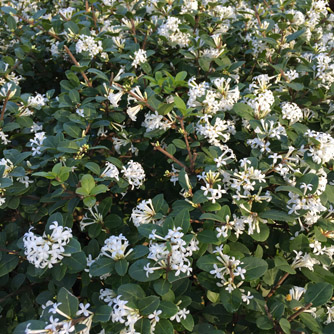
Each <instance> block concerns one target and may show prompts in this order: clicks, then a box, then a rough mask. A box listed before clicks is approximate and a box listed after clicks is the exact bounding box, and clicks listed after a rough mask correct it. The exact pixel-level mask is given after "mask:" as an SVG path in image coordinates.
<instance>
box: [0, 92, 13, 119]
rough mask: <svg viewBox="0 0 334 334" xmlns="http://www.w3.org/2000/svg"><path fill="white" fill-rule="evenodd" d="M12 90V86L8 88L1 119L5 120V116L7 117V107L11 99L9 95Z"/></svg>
mask: <svg viewBox="0 0 334 334" xmlns="http://www.w3.org/2000/svg"><path fill="white" fill-rule="evenodd" d="M11 92H12V91H11V90H10V88H9V89H8V92H7V94H6V98H5V101H4V103H3V106H2V110H1V116H0V121H2V120H3V118H4V117H5V111H6V107H7V102H8V101H9V95H10V93H11Z"/></svg>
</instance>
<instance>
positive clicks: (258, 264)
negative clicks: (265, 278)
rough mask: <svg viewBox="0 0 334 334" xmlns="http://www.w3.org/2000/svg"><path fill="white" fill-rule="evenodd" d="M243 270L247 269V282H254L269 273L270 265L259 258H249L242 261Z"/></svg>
mask: <svg viewBox="0 0 334 334" xmlns="http://www.w3.org/2000/svg"><path fill="white" fill-rule="evenodd" d="M242 262H243V265H242V268H244V269H246V273H245V281H246V282H249V281H253V280H255V279H257V278H259V277H261V276H262V275H264V273H265V272H266V271H267V269H268V263H267V262H266V261H265V260H262V259H259V258H257V257H253V256H248V257H245V258H243V259H242Z"/></svg>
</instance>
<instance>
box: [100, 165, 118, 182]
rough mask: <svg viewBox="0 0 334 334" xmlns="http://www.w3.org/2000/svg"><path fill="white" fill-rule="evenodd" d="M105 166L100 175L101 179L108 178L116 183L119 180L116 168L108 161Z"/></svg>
mask: <svg viewBox="0 0 334 334" xmlns="http://www.w3.org/2000/svg"><path fill="white" fill-rule="evenodd" d="M105 166H106V168H105V170H104V171H103V172H102V173H101V177H109V178H112V179H116V180H117V181H118V180H119V171H118V169H117V167H116V166H115V165H114V164H112V163H111V162H109V161H106V165H105Z"/></svg>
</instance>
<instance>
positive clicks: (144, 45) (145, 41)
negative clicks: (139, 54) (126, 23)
mask: <svg viewBox="0 0 334 334" xmlns="http://www.w3.org/2000/svg"><path fill="white" fill-rule="evenodd" d="M148 35H149V32H148V30H146V34H145V38H144V41H143V45H142V47H141V48H142V49H143V50H145V48H146V43H147V37H148Z"/></svg>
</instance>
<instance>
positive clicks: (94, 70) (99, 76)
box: [87, 68, 109, 82]
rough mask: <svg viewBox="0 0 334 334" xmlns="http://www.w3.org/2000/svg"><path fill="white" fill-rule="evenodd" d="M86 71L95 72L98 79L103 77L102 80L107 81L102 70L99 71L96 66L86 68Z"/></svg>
mask: <svg viewBox="0 0 334 334" xmlns="http://www.w3.org/2000/svg"><path fill="white" fill-rule="evenodd" d="M87 72H88V73H94V74H96V77H97V78H100V79H103V80H104V81H107V82H109V78H108V77H107V76H106V75H105V74H104V73H103V72H102V71H99V70H97V69H96V68H89V69H88V70H87Z"/></svg>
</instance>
